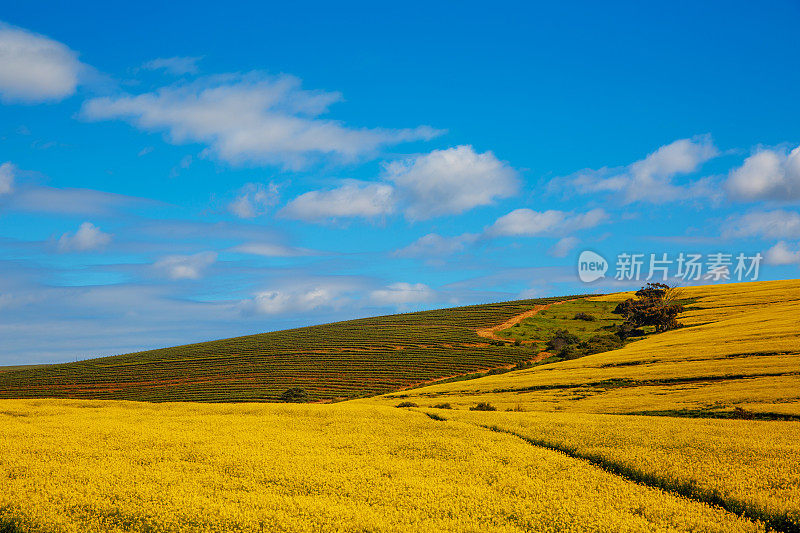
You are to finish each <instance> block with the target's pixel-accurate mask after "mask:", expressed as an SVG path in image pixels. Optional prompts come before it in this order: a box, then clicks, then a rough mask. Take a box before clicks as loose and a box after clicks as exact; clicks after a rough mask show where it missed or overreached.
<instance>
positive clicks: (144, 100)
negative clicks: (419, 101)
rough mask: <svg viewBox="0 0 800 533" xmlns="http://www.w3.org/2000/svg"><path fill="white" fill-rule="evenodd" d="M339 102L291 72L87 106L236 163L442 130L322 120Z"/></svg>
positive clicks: (352, 154) (368, 148)
mask: <svg viewBox="0 0 800 533" xmlns="http://www.w3.org/2000/svg"><path fill="white" fill-rule="evenodd" d="M339 100H341V95H340V94H339V93H332V92H323V91H310V90H305V89H302V88H301V87H300V80H298V79H297V78H295V77H293V76H287V75H281V76H276V77H267V76H264V75H262V74H259V73H251V74H249V75H227V76H216V77H208V78H204V79H202V80H199V81H196V82H193V83H190V84H179V85H173V86H169V87H163V88H160V89H158V90H157V91H154V92H150V93H145V94H140V95H121V96H114V97H102V98H94V99H92V100H89V101H88V102H86V104H85V105H84V107H83V116H84V117H86V118H88V119H90V120H113V119H118V120H125V121H128V122H130V123H131V124H133V125H135V126H136V127H138V128H140V129H143V130H146V131H163V132H166V133H167V134H168V138H169V140H170V141H171V142H173V143H176V144H186V143H194V142H199V143H205V144H207V145H208V146H209V149H210V152H211V153H213V154H214V155H216V156H217V157H218V158H220V159H222V160H225V161H228V162H230V163H267V164H280V165H283V166H285V167H289V168H297V167H302V166H304V165H305V164H307V163H308V162H309V160H310V159H313V158H315V157H318V156H334V157H338V158H340V159H343V160H353V159H356V158H358V157H360V156H363V155H365V154H370V153H372V152H375V151H376V150H378V149H379V148H381V147H383V146H386V145H392V144H397V143H401V142H406V141H416V140H421V139H422V140H427V139H431V138H432V137H434V136H436V135H438V134H440V133H441V132H439V131H437V130H434V129H433V128H430V127H427V126H422V127H418V128H414V129H397V130H389V129H375V128H372V129H370V128H351V127H348V126H345V125H344V124H342V123H341V122H338V121H334V120H329V119H325V118H321V117H320V115H322V114H323V113H325V112H326V111H327V110H328V107H330V105H331V104H333V103H335V102H337V101H339Z"/></svg>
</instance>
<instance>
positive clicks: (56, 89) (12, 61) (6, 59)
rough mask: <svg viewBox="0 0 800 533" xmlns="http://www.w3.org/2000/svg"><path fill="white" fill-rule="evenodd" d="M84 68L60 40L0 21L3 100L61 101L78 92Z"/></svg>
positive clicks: (0, 82) (0, 85)
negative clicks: (76, 89)
mask: <svg viewBox="0 0 800 533" xmlns="http://www.w3.org/2000/svg"><path fill="white" fill-rule="evenodd" d="M84 68H85V67H84V65H82V64H81V62H80V61H78V54H76V53H75V52H73V51H72V50H70V49H69V48H67V47H66V46H64V45H63V44H61V43H59V42H58V41H54V40H52V39H49V38H47V37H45V36H43V35H38V34H36V33H32V32H29V31H27V30H24V29H22V28H17V27H14V26H10V25H8V24H4V23H1V22H0V98H2V100H4V101H6V102H24V103H35V102H46V101H55V100H61V99H63V98H66V97H67V96H70V95H72V94H73V93H74V92H75V88H76V87H77V85H78V81H79V77H80V74H81V72H82V71H83V70H84Z"/></svg>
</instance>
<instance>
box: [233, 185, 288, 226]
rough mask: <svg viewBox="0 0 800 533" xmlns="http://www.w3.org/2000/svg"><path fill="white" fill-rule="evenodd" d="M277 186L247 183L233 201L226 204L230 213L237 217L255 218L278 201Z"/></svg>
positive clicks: (278, 192)
mask: <svg viewBox="0 0 800 533" xmlns="http://www.w3.org/2000/svg"><path fill="white" fill-rule="evenodd" d="M279 198H280V190H279V187H278V186H277V185H276V184H274V183H271V182H270V183H269V184H268V185H264V184H262V183H248V184H246V185H245V186H244V187H242V188H241V190H240V191H239V195H238V196H237V197H236V199H235V200H234V201H232V202H231V203H230V204H228V209H229V210H230V212H231V213H233V214H234V215H236V216H237V217H239V218H255V217H257V216H260V215H263V214H264V213H266V212H267V209H268V208H270V207H272V206H274V205H275V204H277V203H278V200H279Z"/></svg>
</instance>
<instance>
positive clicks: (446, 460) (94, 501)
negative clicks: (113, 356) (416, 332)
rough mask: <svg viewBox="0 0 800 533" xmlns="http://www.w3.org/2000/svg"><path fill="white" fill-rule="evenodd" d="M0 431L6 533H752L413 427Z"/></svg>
mask: <svg viewBox="0 0 800 533" xmlns="http://www.w3.org/2000/svg"><path fill="white" fill-rule="evenodd" d="M0 417H2V418H1V419H0V423H2V440H0V509H2V511H0V517H1V518H0V521H2V522H1V523H3V524H5V526H6V527H7V528H8V529H7V530H8V531H32V532H38V531H67V532H100V531H152V532H177V531H220V532H221V531H685V530H694V531H763V530H764V526H763V525H761V524H758V523H756V522H753V521H750V520H747V519H744V518H740V517H739V516H736V515H735V514H734V513H730V512H726V511H723V510H721V509H718V508H714V507H711V506H708V505H705V504H702V503H698V502H695V501H692V500H689V499H686V498H682V497H678V496H675V495H673V494H669V493H665V492H663V491H661V490H658V489H654V488H649V487H645V486H642V485H639V484H636V483H634V482H631V481H628V480H625V479H623V478H621V477H619V476H616V475H614V474H611V473H608V472H605V471H603V470H602V469H600V468H597V467H595V466H592V465H590V464H588V463H586V462H584V461H581V460H577V459H573V458H570V457H567V456H565V455H563V454H561V453H558V452H555V451H551V450H547V449H543V448H539V447H535V446H531V445H529V444H528V443H526V442H524V441H522V440H520V439H519V438H516V437H514V436H511V435H505V434H500V433H497V432H494V431H490V430H487V429H484V428H480V427H477V426H475V425H473V424H467V423H458V422H438V421H434V420H431V419H430V418H428V417H427V416H425V415H424V414H423V413H420V412H416V411H408V410H401V409H391V408H381V407H366V406H356V405H349V404H338V405H332V406H331V405H316V406H315V405H308V406H276V405H241V404H239V405H203V404H158V405H153V404H142V403H124V402H92V401H70V400H26V401H23V400H4V401H2V402H0ZM11 524H14V525H15V527H16V529H11V527H12V526H11Z"/></svg>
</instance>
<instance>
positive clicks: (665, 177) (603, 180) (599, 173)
mask: <svg viewBox="0 0 800 533" xmlns="http://www.w3.org/2000/svg"><path fill="white" fill-rule="evenodd" d="M717 155H719V151H718V150H717V148H716V147H715V146H714V143H713V142H712V140H711V137H710V136H708V135H701V136H697V137H693V138H691V139H679V140H677V141H674V142H672V143H670V144H667V145H664V146H662V147H660V148H659V149H658V150H656V151H655V152H652V153H651V154H648V156H647V157H645V158H644V159H641V160H639V161H636V162H634V163H631V164H630V165H628V166H625V167H621V168H602V169H599V170H592V169H586V170H582V171H579V172H577V173H575V174H573V175H571V176H567V177H566V178H557V179H555V180H553V182H552V183H551V187H553V188H563V189H567V190H569V191H570V192H575V191H577V192H582V193H595V192H605V193H618V194H620V195H622V200H623V201H624V202H626V203H631V202H651V203H663V202H668V201H674V200H679V199H681V198H685V197H697V196H699V195H705V196H708V195H710V194H712V193H713V191H712V190H711V188H710V187H709V184H708V183H707V180H706V181H703V180H701V181H699V182H697V183H695V184H693V185H690V186H689V187H681V186H679V185H675V184H674V183H673V181H672V180H673V179H674V178H675V177H676V176H678V175H681V174H689V173H691V172H695V171H697V170H698V169H699V168H700V166H701V165H702V164H703V163H705V162H706V161H708V160H709V159H713V158H714V157H716V156H717ZM687 190H689V191H691V193H692V194H687Z"/></svg>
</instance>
